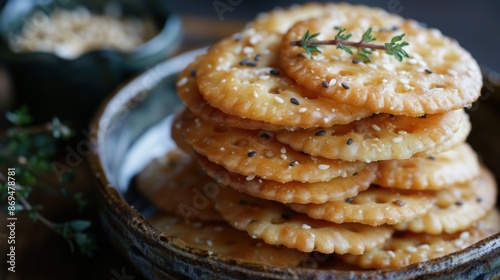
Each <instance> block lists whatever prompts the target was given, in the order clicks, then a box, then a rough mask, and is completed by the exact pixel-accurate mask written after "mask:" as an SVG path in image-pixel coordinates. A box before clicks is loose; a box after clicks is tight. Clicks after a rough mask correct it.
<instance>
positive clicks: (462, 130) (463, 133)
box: [413, 114, 472, 157]
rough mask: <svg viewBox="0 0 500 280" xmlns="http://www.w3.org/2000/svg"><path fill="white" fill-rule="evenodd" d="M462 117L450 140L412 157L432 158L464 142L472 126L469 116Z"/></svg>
mask: <svg viewBox="0 0 500 280" xmlns="http://www.w3.org/2000/svg"><path fill="white" fill-rule="evenodd" d="M464 116H465V119H464V120H463V121H462V122H461V124H460V127H459V128H458V131H457V132H455V133H454V134H453V136H452V137H451V138H450V139H448V140H446V141H445V142H444V143H441V144H438V145H436V146H434V148H432V149H430V150H427V151H423V152H419V153H416V154H414V155H413V157H433V156H436V155H438V154H440V153H444V152H446V151H449V150H451V149H453V148H455V147H457V146H458V145H460V144H461V143H463V142H465V140H466V139H467V137H468V136H469V133H470V131H471V129H472V124H471V122H470V119H469V114H465V115H464Z"/></svg>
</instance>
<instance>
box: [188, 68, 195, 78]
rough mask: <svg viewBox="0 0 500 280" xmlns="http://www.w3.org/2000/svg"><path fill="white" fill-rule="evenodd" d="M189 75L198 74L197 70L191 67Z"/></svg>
mask: <svg viewBox="0 0 500 280" xmlns="http://www.w3.org/2000/svg"><path fill="white" fill-rule="evenodd" d="M189 75H191V77H194V76H196V70H195V69H191V70H190V71H189Z"/></svg>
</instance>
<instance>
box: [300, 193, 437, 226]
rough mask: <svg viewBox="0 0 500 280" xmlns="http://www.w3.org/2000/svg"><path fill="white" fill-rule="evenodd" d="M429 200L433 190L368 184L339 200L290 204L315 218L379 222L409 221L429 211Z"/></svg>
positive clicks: (371, 223) (431, 200)
mask: <svg viewBox="0 0 500 280" xmlns="http://www.w3.org/2000/svg"><path fill="white" fill-rule="evenodd" d="M433 202H434V195H433V193H424V192H418V191H401V190H395V189H388V188H379V187H371V188H369V189H368V190H366V191H362V192H360V193H358V194H357V195H356V196H354V197H351V198H349V199H346V200H343V201H330V202H326V203H322V204H295V203H294V204H290V207H291V208H292V209H293V210H295V211H297V212H301V213H304V214H307V215H308V216H309V217H311V218H315V219H320V220H326V221H331V222H334V223H360V224H366V225H371V226H379V225H383V224H397V223H401V222H404V221H411V220H413V219H415V218H416V217H419V216H422V215H424V214H425V213H426V212H427V211H429V209H431V208H432V206H433Z"/></svg>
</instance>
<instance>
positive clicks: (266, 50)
mask: <svg viewBox="0 0 500 280" xmlns="http://www.w3.org/2000/svg"><path fill="white" fill-rule="evenodd" d="M260 52H261V53H262V54H270V53H271V51H270V50H269V49H263V50H261V51H260Z"/></svg>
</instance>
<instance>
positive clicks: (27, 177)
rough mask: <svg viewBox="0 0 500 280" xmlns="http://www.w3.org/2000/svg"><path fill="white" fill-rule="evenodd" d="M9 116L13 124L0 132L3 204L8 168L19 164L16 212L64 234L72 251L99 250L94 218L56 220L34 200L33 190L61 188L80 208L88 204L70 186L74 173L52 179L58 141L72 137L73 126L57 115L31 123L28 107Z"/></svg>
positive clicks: (63, 194)
mask: <svg viewBox="0 0 500 280" xmlns="http://www.w3.org/2000/svg"><path fill="white" fill-rule="evenodd" d="M6 118H7V119H8V120H9V122H11V123H12V125H13V126H12V127H11V128H9V129H7V130H5V131H4V132H0V168H1V169H0V206H4V205H5V204H4V202H6V201H7V194H8V182H7V181H8V180H7V174H5V173H4V171H5V170H7V168H9V167H16V175H15V176H16V180H15V186H14V189H15V198H16V201H17V202H19V203H17V204H16V207H15V212H25V213H27V214H28V216H29V217H30V218H31V219H32V220H33V221H34V222H40V223H42V224H43V225H45V226H47V227H48V228H49V229H50V230H52V231H53V232H55V233H57V234H59V235H61V236H62V237H63V238H64V239H65V240H66V241H67V242H68V244H69V246H70V249H71V251H73V250H74V249H75V247H76V248H78V250H79V251H80V252H81V253H83V254H86V255H92V253H93V251H95V249H96V241H95V237H94V235H92V234H91V233H90V232H89V229H90V226H91V223H90V221H88V220H85V219H78V218H76V219H72V220H68V221H65V222H53V221H51V220H50V219H48V218H47V217H45V216H44V215H42V212H41V211H42V210H43V208H44V207H43V205H42V204H32V203H31V202H30V200H31V199H30V195H31V193H33V192H37V193H39V194H41V193H44V194H47V193H49V192H52V193H56V192H59V191H60V192H61V195H62V196H64V197H66V198H69V199H71V200H72V201H74V202H75V203H76V205H77V206H78V208H79V210H81V209H82V208H83V207H84V206H85V205H86V204H87V200H86V198H85V197H84V194H83V193H81V192H73V191H70V190H69V189H67V186H66V184H67V183H68V182H69V181H70V180H71V176H72V175H73V174H70V173H69V172H68V173H65V176H63V178H62V182H60V183H59V185H57V186H54V182H53V180H52V181H51V180H50V179H51V178H50V174H52V173H51V172H53V169H52V165H51V163H52V158H53V156H54V155H55V154H56V153H57V144H58V141H59V139H67V138H68V137H71V135H72V131H71V129H70V128H69V127H67V126H66V125H64V124H63V123H61V122H60V121H59V120H58V119H57V118H54V119H53V120H52V122H49V123H45V124H40V125H31V122H32V118H31V116H30V115H29V113H28V110H27V108H26V107H22V108H21V109H19V110H17V111H16V112H7V114H6ZM49 182H51V183H49ZM11 187H12V186H11ZM5 210H7V209H5ZM8 212H10V211H8Z"/></svg>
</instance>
